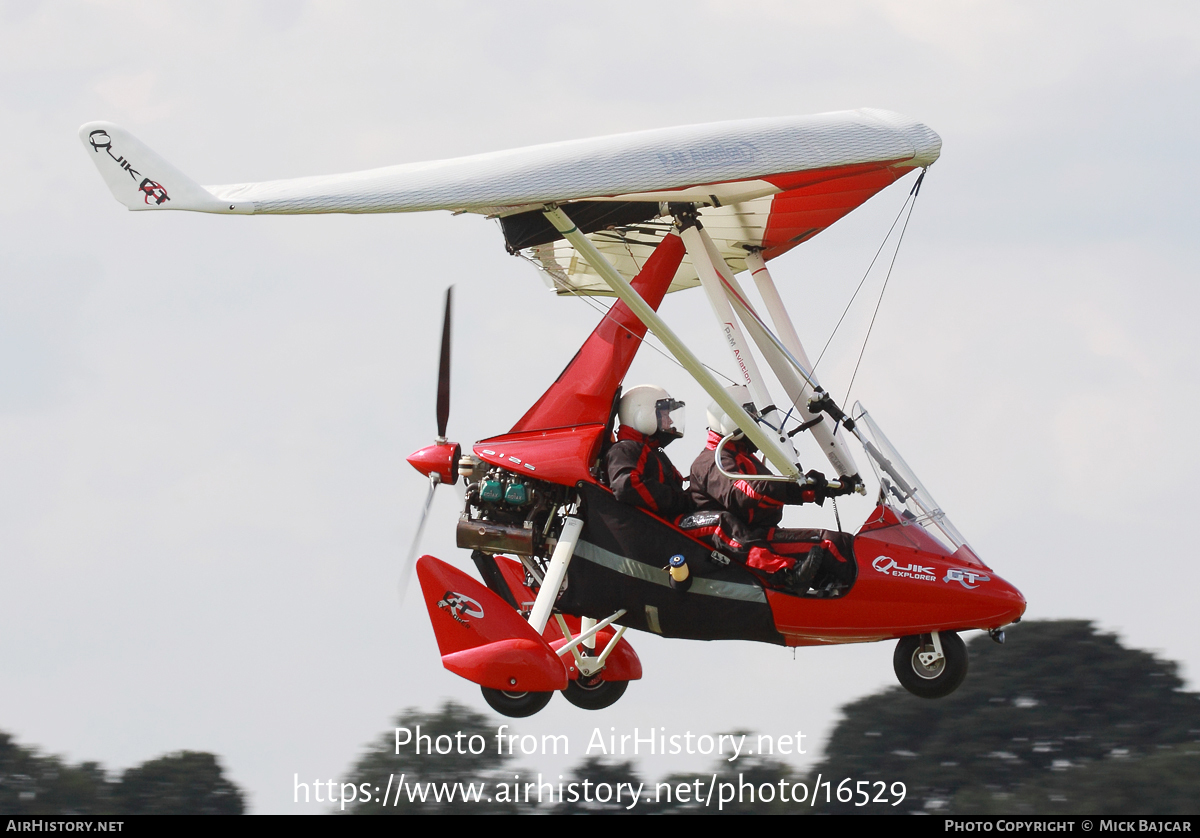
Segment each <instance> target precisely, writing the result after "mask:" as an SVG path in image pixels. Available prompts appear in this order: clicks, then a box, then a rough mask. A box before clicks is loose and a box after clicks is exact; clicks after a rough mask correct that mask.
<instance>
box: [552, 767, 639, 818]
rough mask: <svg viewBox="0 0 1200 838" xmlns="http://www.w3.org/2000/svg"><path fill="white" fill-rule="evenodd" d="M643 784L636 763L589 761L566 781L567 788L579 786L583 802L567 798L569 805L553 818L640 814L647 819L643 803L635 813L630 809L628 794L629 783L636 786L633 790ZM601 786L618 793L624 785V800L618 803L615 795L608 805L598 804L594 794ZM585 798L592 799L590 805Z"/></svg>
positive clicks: (562, 805) (557, 808)
mask: <svg viewBox="0 0 1200 838" xmlns="http://www.w3.org/2000/svg"><path fill="white" fill-rule="evenodd" d="M585 781H586V782H588V783H589V786H588V787H587V788H584V787H583V785H582V784H583V783H584V782H585ZM641 782H642V779H641V778H640V777H639V776H638V773H637V769H636V768H634V765H633V763H632V762H610V761H608V760H605V759H603V758H602V757H597V756H590V757H587V758H586V759H584V761H583V762H582V763H581V764H580V765H578V766H577V767H575V768H573V769H571V774H570V776H569V777H568V778H567V779H566V780H565V781H564V786H565V785H566V784H569V783H574V784H576V791H577V793H578V795H579V798H580V799H579V800H570V798H571V797H572V795H570V794H567V795H565V796H566V797H567V798H568V801H567V802H565V803H560V804H558V805H557V806H555V807H554V809H553V810H552V814H555V815H629V814H633V812H634V811H637V813H638V814H642V815H644V814H646V811H645V809H644V807H642V805H641V804H640V803H639V805H638V806H636V807H634V809H632V810H631V809H629V808H628V807H629V804H630V799H629V793H628V792H627V791H626V788H627V787H626V784H627V783H633V787H634V789H636V788H637V787H638V785H639V784H641ZM601 783H607V784H608V785H609V787H610V788H612V789H616V788H617V785H618V784H620V785H621V794H622V797H621V799H620V800H617V799H616V796H615V794H614V795H612V796H610V797H609V800H608V802H607V803H601V802H600V801H599V800H597V799H596V795H595V793H594V791H593V790H594V789H595V788H596V786H597V785H600V784H601ZM643 796H644V794H643ZM585 798H591V800H590V802H589V800H588V799H585Z"/></svg>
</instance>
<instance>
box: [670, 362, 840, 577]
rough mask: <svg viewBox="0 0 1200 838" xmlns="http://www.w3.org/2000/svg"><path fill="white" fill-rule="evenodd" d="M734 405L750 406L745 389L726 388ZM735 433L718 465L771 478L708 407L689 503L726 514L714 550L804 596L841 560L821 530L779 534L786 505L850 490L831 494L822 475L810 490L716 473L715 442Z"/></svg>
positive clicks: (750, 446)
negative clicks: (819, 576)
mask: <svg viewBox="0 0 1200 838" xmlns="http://www.w3.org/2000/svg"><path fill="white" fill-rule="evenodd" d="M726 392H727V393H729V395H731V396H732V397H733V398H734V399H735V400H736V401H737V402H738V404H750V403H751V402H752V401H753V400H752V399H751V398H750V393H749V390H748V389H747V388H746V387H743V386H738V385H734V386H732V387H727V388H726ZM731 433H732V434H735V436H733V438H731V439H730V440H729V442H727V443H725V446H724V447H723V448H722V449H721V466H722V468H724V469H725V471H727V472H730V473H733V474H746V475H761V474H771V472H770V470H768V469H767V467H766V465H764V464H763V462H762V460H761V459H759V458H758V457H757V456H755V455H756V454H757V451H758V449H757V447H756V446H755V445H754V443H753V442H751V441H750V440H749V439H747V438H746V437H745V436H744V435H743V434H741V433H740V432H739V431H738V426H737V423H736V422H734V421H733V419H731V418H730V417H729V416H727V415H726V414H725V411H724V410H723V409H722V408H721V406H720V405H719V404H717V403H716V402H713V403H712V404H711V405H709V408H708V442H707V445H706V447H705V450H704V451H701V452H700V456H699V457H697V458H696V461H695V462H694V463H693V464H692V471H691V475H690V480H689V487H690V493H691V496H692V502H693V503H694V504H695V506H696V509H697V510H698V511H699V512H704V511H711V512H724V513H727V514H725V515H721V516H720V519H719V523H717V524H716V529H715V531H714V533H713V541H714V545H715V546H716V547H717V548H718V549H720V550H721V551H722V552H723V553H726V554H729V555H732V556H733V557H734V558H737V559H739V560H741V561H744V562H745V563H746V565H747V566H749V567H751V568H754V569H756V570H759V571H761V572H763V573H764V574H766V575H768V577H769V578H770V579H771V581H773V582H775V583H777V584H780V585H782V586H784V587H787V588H790V589H792V590H795V591H798V592H801V593H803V592H804V591H807V590H808V588H809V586H810V584H811V583H812V582H813V581H814V580H815V578H816V577H817V574H818V571H821V570H822V569H829V567H830V563H831V562H834V561H844V560H843V559H841V558H840V556H839V555H837V548H836V547H834V546H833V544H832V542H828V541H827V540H826V539H824V538H823V536H822V534H821V531H820V530H802V529H792V530H789V529H781V528H780V527H779V523H780V522H781V521H782V520H783V508H784V506H785V505H788V504H802V503H816V504H818V505H821V504H824V502H825V498H826V497H830V496H833V495H837V494H843V493H844V492H848V491H850V489H849V488H846V489H839V490H832V489H829V488H828V486H827V484H826V482H825V478H824V476H823V475H822V474H821V473H820V472H818V471H810V472H809V473H808V476H809V478H810V479H812V481H813V482H811V483H810V484H808V485H800V484H797V483H791V482H783V481H778V480H738V479H735V478H730V477H726V476H725V475H724V474H722V473H721V472H720V470H718V468H717V464H716V457H715V455H714V452H715V451H716V448H717V445H718V443H720V441H721V439H722V438H723V437H725V436H726V435H728V434H731Z"/></svg>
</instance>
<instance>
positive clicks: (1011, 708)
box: [0, 620, 1200, 815]
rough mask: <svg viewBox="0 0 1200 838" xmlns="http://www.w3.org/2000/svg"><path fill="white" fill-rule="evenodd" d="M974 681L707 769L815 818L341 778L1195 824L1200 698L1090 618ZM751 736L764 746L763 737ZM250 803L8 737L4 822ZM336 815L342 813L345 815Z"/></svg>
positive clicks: (449, 769) (1032, 641)
mask: <svg viewBox="0 0 1200 838" xmlns="http://www.w3.org/2000/svg"><path fill="white" fill-rule="evenodd" d="M968 649H969V653H970V661H971V664H970V667H971V671H970V674H969V675H968V677H967V679H966V681H965V683H964V684H963V686H962V687H960V688H959V689H958V690H957V691H956V692H955V693H954V694H952V695H951V696H949V697H947V698H944V699H939V700H935V701H927V700H922V699H919V698H916V697H915V696H912V695H910V694H909V693H907V692H906V691H904V690H903V689H901V688H900V687H898V686H897V687H893V688H889V689H886V690H883V691H881V692H879V693H876V694H874V695H870V696H867V697H865V698H862V699H859V700H857V701H854V702H852V703H850V704H848V705H846V706H845V707H844V708H842V713H843V717H842V719H841V721H840V722H839V723H838V724H837V726H836V727H835V729H834V731H833V733H832V735H831V737H830V740H829V742H828V744H827V746H826V749H825V756H824V758H823V759H822V761H821V762H820V763H819V764H817V765H815V766H814V767H813V769H812V770H811V771H810V772H808V773H807V774H805V773H801V772H798V771H797V770H796V769H795V768H794V767H793V766H791V765H789V764H787V763H784V762H781V761H779V760H775V759H772V758H771V757H768V756H761V755H755V756H743V757H742V758H741V759H739V760H737V762H736V763H729V762H727V761H725V760H717V761H715V763H714V765H713V766H712V767H711V769H709V771H708V772H707V773H709V774H715V775H717V781H716V782H718V783H722V782H734V783H750V784H752V785H753V786H754V787H756V788H761V787H762V786H763V785H764V784H766V785H773V786H778V784H779V782H780V780H784V781H785V782H786V783H787V784H793V785H794V784H801V783H802V784H804V786H805V791H806V793H808V794H812V793H813V792H814V785H815V783H816V781H817V779H818V775H819V776H820V777H821V778H823V779H822V783H824V782H827V781H832V783H833V785H832V786H831V787H830V788H829V789H825V787H824V786H822V787H821V788H822V791H821V792H820V794H821V797H820V801H819V803H818V805H816V806H798V805H796V803H795V802H792V801H789V800H785V799H781V797H784V796H785V795H780V794H775V793H773V794H772V799H771V800H769V801H766V802H764V801H763V800H762V799H761V798H760V796H759V795H755V796H754V797H755V799H754V800H753V802H751V801H750V800H747V799H745V798H744V797H743V799H742V800H740V801H732V802H730V803H728V804H726V805H725V806H724V807H723V808H722V809H720V810H718V809H717V808H716V807H715V806H711V805H710V806H704V805H702V804H698V803H696V802H695V800H694V797H695V795H685V797H686V799H684V800H680V799H679V798H678V797H676V796H675V795H672V798H671V799H670V800H661V801H659V802H654V803H647V802H645V801H643V802H640V803H639V804H638V805H637V806H636V807H633V808H632V809H630V808H628V802H629V801H628V795H626V797H625V799H624V800H622V801H617V800H615V799H609V800H608V801H601V800H598V799H596V798H594V797H593V798H592V799H591V800H583V799H580V800H577V801H573V802H570V801H569V802H561V801H557V802H555V803H554V804H553V805H540V806H539V805H538V804H537V803H536V802H530V801H528V800H522V799H520V798H519V797H518V798H517V799H513V800H508V801H494V802H493V803H490V804H488V805H478V804H463V803H462V801H461V799H456V800H454V801H446V800H443V801H437V800H433V799H432V798H427V799H426V800H425V801H424V802H421V801H420V800H414V801H410V800H409V799H408V798H407V797H406V796H401V795H397V796H396V797H395V798H394V802H393V803H392V804H391V805H388V806H382V805H380V804H379V802H378V797H379V794H378V793H373V792H372V793H371V794H368V793H367V791H369V790H371V789H374V788H375V786H376V785H377V784H379V783H381V782H383V778H389V777H397V778H398V777H400V776H401V775H403V776H404V777H405V778H406V781H407V782H409V783H410V784H413V783H422V784H429V783H435V784H437V783H450V784H455V783H459V782H475V783H479V782H487V783H488V784H489V787H491V788H495V784H498V783H501V782H507V783H511V782H512V780H513V777H514V774H517V773H519V774H522V775H523V776H525V777H526V778H528V777H529V775H530V774H531V773H532V774H534V775H536V773H537V772H536V769H535V770H534V771H532V772H529V771H527V770H523V769H522V768H521V767H519V766H518V765H517V763H518V762H519V758H518V757H514V756H510V755H508V754H503V755H501V754H498V753H496V751H495V749H492V748H487V749H485V750H484V752H483V753H480V754H477V755H466V754H464V755H458V754H449V755H446V756H441V757H439V758H438V759H437V760H428V759H422V758H421V757H417V756H415V755H414V754H413V753H412V749H401V752H400V753H399V754H397V753H395V751H396V748H395V736H394V733H393V730H392V729H391V728H389V730H388V731H387V732H385V733H383V734H381V735H380V736H379V737H378V738H377V739H376V740H375V741H373V742H371V743H369V744H368V745H367V747H366V748H365V750H364V753H363V755H362V756H361V757H360V758H359V760H358V761H357V762H356V763H355V764H354V765H353V766H352V767H351V768H350V770H349V771H348V772H347V775H346V776H345V777H344V778H343V782H346V783H352V784H354V785H355V786H356V787H360V788H363V789H364V790H366V791H364V793H363V795H362V797H361V799H359V800H357V801H356V802H354V803H352V804H350V805H348V806H347V807H346V809H345V811H346V812H347V813H350V814H396V815H404V814H442V813H446V814H448V813H454V814H467V813H478V814H533V813H544V812H545V813H555V814H606V813H612V814H623V813H636V814H654V813H657V814H700V813H706V814H808V813H842V814H859V813H863V814H866V813H879V812H882V811H887V812H889V813H893V812H904V813H913V814H917V813H925V814H955V815H984V814H997V815H1023V814H1031V815H1035V814H1050V815H1053V814H1090V815H1143V814H1145V815H1172V814H1183V815H1196V814H1200V695H1197V694H1196V693H1192V692H1188V691H1186V690H1185V689H1184V683H1183V680H1182V679H1181V678H1180V677H1179V672H1178V666H1177V664H1175V663H1173V662H1171V661H1164V660H1161V659H1159V658H1157V657H1155V656H1154V655H1153V654H1151V653H1149V652H1145V651H1141V650H1136V649H1128V648H1125V647H1124V646H1122V645H1121V643H1120V642H1119V640H1118V639H1117V637H1115V636H1114V635H1111V634H1105V633H1103V632H1101V631H1099V630H1098V629H1097V628H1096V626H1095V625H1094V624H1093V623H1091V622H1089V621H1083V620H1056V621H1040V622H1033V621H1031V622H1027V623H1022V624H1020V625H1018V626H1014V627H1012V628H1011V629H1010V631H1009V643H1008V644H1006V645H1004V646H1000V645H997V644H994V643H992V642H991V641H990V640H989V639H988V638H987V637H986V636H983V635H980V636H977V637H975V638H973V639H972V640H971V641H970V642H969V644H968ZM498 723H499V720H498V719H496V718H494V717H490V716H487V715H484V714H482V713H479V712H476V711H474V710H472V709H470V708H467V707H464V706H462V705H459V704H456V703H453V702H447V703H445V704H443V705H442V706H441V707H439V708H437V709H435V710H433V711H431V712H430V711H423V710H420V709H410V710H407V711H405V712H403V713H401V714H400V715H399V716H398V717H397V719H396V721H395V725H394V727H407V728H409V729H410V730H413V729H415V728H416V726H417V725H420V726H421V730H422V733H426V734H430V735H432V736H433V738H434V739H436V737H437V736H439V735H442V734H445V735H448V736H455V735H456V734H458V733H460V732H461V733H462V734H463V735H464V736H465V737H468V738H469V737H470V736H472V735H476V734H478V735H479V736H481V737H483V738H484V740H485V741H488V740H489V738H490V737H493V736H494V734H495V730H496V725H497V724H498ZM747 739H748V740H752V739H753V734H749V735H748V737H747ZM842 778H851V779H852V780H854V781H856V782H859V781H866V786H865V787H866V788H867V789H868V790H869V791H870V793H871V795H872V796H874V797H878V795H877V792H879V791H880V789H884V790H886V791H887V792H889V793H885V794H883V797H884V798H885V799H886V800H887V801H888V803H890V802H891V801H892V800H894V799H895V797H893V796H892V795H891V794H890V792H891V789H892V784H894V783H897V782H899V783H903V784H904V789H905V793H904V799H903V801H901V803H900V804H899V805H898V806H895V807H893V806H891V805H886V806H883V805H878V804H875V803H874V802H873V804H872V805H855V804H856V803H860V804H861V802H862V800H861V797H859V796H857V795H854V794H851V793H849V792H850V789H849V788H847V789H845V791H846V792H847V794H844V795H843V798H842V800H840V801H839V799H838V796H837V794H836V791H835V789H836V787H837V785H838V783H839V781H840V780H841V779H842ZM693 779H694V776H693V775H686V776H685V775H678V776H671V777H666V778H660V779H656V780H653V781H650V780H645V779H644V778H643V777H642V776H641V774H640V772H639V770H638V766H637V765H636V764H635V763H633V762H615V761H611V760H605V759H602V758H595V757H590V758H587V759H585V760H584V761H583V762H581V763H580V764H579V765H578V766H576V767H574V768H573V769H571V770H570V771H569V772H568V773H567V775H566V776H564V779H563V782H564V783H567V784H569V783H571V782H575V783H582V782H583V781H585V780H587V781H589V782H590V783H591V784H592V786H593V787H595V786H597V785H599V784H608V785H609V786H610V787H614V786H616V784H617V783H623V784H624V783H630V782H632V783H633V784H634V785H635V786H637V785H638V784H640V783H643V782H645V784H646V788H647V789H650V790H653V789H654V788H655V787H656V785H657V784H658V783H663V782H665V783H670V784H671V785H672V786H673V787H677V786H678V785H679V784H681V783H687V782H689V781H692V780H693ZM244 811H245V796H244V794H243V792H242V791H241V790H240V789H239V788H238V787H237V786H236V785H234V784H233V783H232V782H230V781H229V780H228V779H227V778H225V777H224V775H223V772H222V769H221V766H220V763H219V761H218V759H217V757H215V756H214V755H213V754H208V753H199V752H192V751H181V752H179V753H175V754H168V755H166V756H163V757H160V758H158V759H154V760H150V761H148V762H145V763H142V764H141V765H138V766H136V767H134V768H130V769H128V770H126V771H124V772H122V773H121V774H120V775H118V776H109V774H108V773H107V772H106V771H105V770H104V769H103V768H102V767H101V766H100V765H98V764H97V763H94V762H85V763H81V764H79V765H70V764H67V763H66V762H65V761H63V760H62V759H60V758H58V757H53V756H44V755H41V754H40V753H38V752H37V751H36V750H33V749H29V748H23V747H21V746H19V745H17V744H16V743H15V742H14V741H13V739H12V737H11V736H9V735H8V734H5V733H2V732H0V812H3V813H4V814H13V815H22V814H34V815H37V814H241V813H243V812H244ZM337 811H341V809H340V807H338V809H337Z"/></svg>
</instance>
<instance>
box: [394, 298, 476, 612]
mask: <svg viewBox="0 0 1200 838" xmlns="http://www.w3.org/2000/svg"><path fill="white" fill-rule="evenodd" d="M453 299H454V286H453V285H451V286H450V287H449V288H447V289H446V311H445V314H444V316H443V317H442V351H441V356H440V358H439V360H438V387H437V438H436V439H435V440H434V444H433V445H429V446H426V447H425V448H422V449H421V450H420V451H416V452H414V453H413V454H412V455H410V456H409V458H408V462H409V464H410V465H412V467H413V468H415V469H416V470H417V471H419V472H421V473H422V474H424V475H425V476H426V477H427V478H429V493H428V494H427V495H425V504H424V506H423V507H422V508H421V517H420V519H419V520H418V521H417V532H416V534H415V535H414V536H413V541H412V546H411V547H410V548H409V550H408V557H407V558H405V560H404V564H403V566H402V567H401V568H400V602H401V603H403V602H404V597H405V595H406V594H407V593H408V583H409V581H410V580H411V579H412V571H413V566H414V564H415V563H416V559H417V552H418V551H419V550H420V547H421V536H422V535H423V534H424V532H425V521H426V519H428V517H429V508H430V506H431V505H432V504H433V493H434V492H435V491H437V487H438V486H440V485H441V484H442V483H450V484H454V483H457V482H458V459H459V456H460V454H461V448H460V447H459V445H458V443H456V442H447V441H446V423H447V422H448V421H449V420H450V305H451V302H452V301H453Z"/></svg>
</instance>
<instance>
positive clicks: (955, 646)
mask: <svg viewBox="0 0 1200 838" xmlns="http://www.w3.org/2000/svg"><path fill="white" fill-rule="evenodd" d="M939 647H940V648H939ZM892 667H893V668H894V669H895V670H896V678H897V679H899V681H900V686H902V687H904V689H906V690H908V691H909V692H910V693H912V694H913V695H915V696H918V697H920V698H943V697H945V696H948V695H950V693H952V692H954V691H955V690H956V689H958V687H959V685H960V684H961V683H962V682H963V679H964V678H966V677H967V645H966V644H965V643H963V642H962V638H960V637H959V636H958V635H957V634H955V633H954V632H952V631H940V632H936V636H935V635H934V634H913V635H909V636H908V637H901V638H900V642H899V643H897V644H896V652H895V654H894V655H892Z"/></svg>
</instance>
